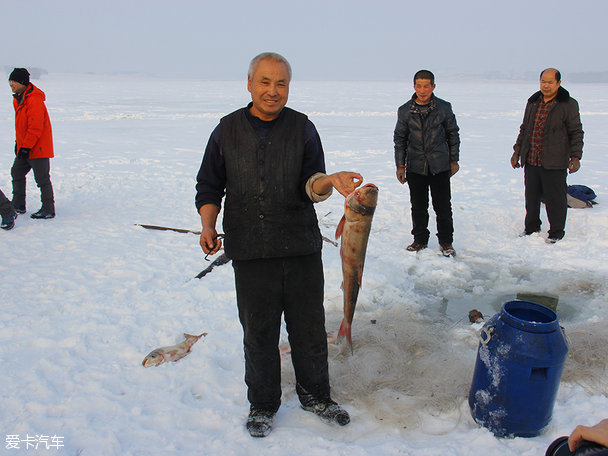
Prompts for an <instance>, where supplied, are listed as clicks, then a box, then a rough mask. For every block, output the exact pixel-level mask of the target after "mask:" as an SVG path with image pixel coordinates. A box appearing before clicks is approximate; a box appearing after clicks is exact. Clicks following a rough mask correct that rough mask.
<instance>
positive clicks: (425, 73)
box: [414, 70, 435, 84]
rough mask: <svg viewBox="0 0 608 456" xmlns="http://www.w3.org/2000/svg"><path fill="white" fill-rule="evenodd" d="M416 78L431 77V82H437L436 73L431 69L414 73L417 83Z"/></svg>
mask: <svg viewBox="0 0 608 456" xmlns="http://www.w3.org/2000/svg"><path fill="white" fill-rule="evenodd" d="M416 79H430V80H431V84H435V75H434V74H433V73H432V72H430V71H429V70H419V71H417V72H416V74H415V75H414V84H416Z"/></svg>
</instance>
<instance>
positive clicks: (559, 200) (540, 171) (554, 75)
mask: <svg viewBox="0 0 608 456" xmlns="http://www.w3.org/2000/svg"><path fill="white" fill-rule="evenodd" d="M513 150H514V152H513V155H512V156H511V166H512V167H513V168H519V167H523V168H524V184H525V198H526V219H525V223H524V226H525V228H524V232H523V233H522V235H530V234H532V233H536V232H539V231H540V226H541V220H540V203H541V199H542V200H544V202H545V205H546V209H547V218H548V220H549V235H548V238H547V243H550V244H554V243H556V242H557V241H559V240H560V239H562V238H563V237H564V233H565V231H564V230H565V226H566V213H567V210H568V199H567V191H568V186H567V183H566V176H567V172H569V173H575V172H576V171H578V170H579V168H580V159H581V157H582V155H583V126H582V124H581V119H580V114H579V108H578V103H577V101H576V100H575V99H574V98H572V97H570V94H569V93H568V91H567V90H566V89H564V88H563V87H562V86H561V75H560V72H559V71H558V70H556V69H555V68H548V69H546V70H544V71H543V72H542V73H541V75H540V91H538V92H536V93H535V94H534V95H532V96H531V97H530V98H529V99H528V103H527V105H526V110H525V112H524V119H523V122H522V124H521V127H520V129H519V136H518V137H517V141H516V142H515V145H514V146H513ZM566 170H567V171H566Z"/></svg>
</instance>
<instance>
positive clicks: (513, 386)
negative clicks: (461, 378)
mask: <svg viewBox="0 0 608 456" xmlns="http://www.w3.org/2000/svg"><path fill="white" fill-rule="evenodd" d="M480 341H481V342H480V344H479V348H478V350H477V359H476V362H475V371H474V373H473V380H472V382H471V390H470V392H469V406H470V407H471V414H472V416H473V419H474V420H475V421H476V422H477V423H478V424H479V425H481V426H483V427H485V428H488V429H489V430H490V431H491V432H493V433H494V434H495V435H496V436H497V437H535V436H537V435H538V434H539V433H540V432H541V430H542V429H543V428H544V427H545V426H547V424H549V421H551V415H552V413H553V405H554V404H555V398H556V396H557V390H558V387H559V382H560V378H561V375H562V370H563V367H564V361H565V360H566V355H567V354H568V342H567V341H566V337H565V336H564V333H563V331H562V329H561V327H560V325H559V321H558V320H557V315H556V314H555V312H553V310H551V309H549V308H548V307H545V306H542V305H540V304H537V303H535V302H530V301H519V300H515V301H509V302H506V303H505V304H503V306H502V309H501V311H500V312H499V313H497V314H496V315H494V316H493V317H492V318H490V319H489V320H488V321H487V322H486V324H485V325H484V326H483V328H482V329H481V334H480ZM530 404H534V407H530Z"/></svg>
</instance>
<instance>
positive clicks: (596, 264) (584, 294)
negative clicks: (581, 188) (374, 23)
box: [0, 69, 608, 456]
mask: <svg viewBox="0 0 608 456" xmlns="http://www.w3.org/2000/svg"><path fill="white" fill-rule="evenodd" d="M296 70H297V69H296ZM438 76H441V75H438ZM565 76H567V75H565ZM34 83H36V84H37V85H39V87H40V88H41V89H42V90H43V91H45V92H46V94H47V106H48V108H49V111H50V115H51V118H52V122H53V132H54V137H55V149H56V158H55V159H53V160H52V165H51V166H52V181H53V184H54V188H55V193H56V205H57V217H56V218H55V219H54V220H50V221H36V220H32V219H30V218H29V214H30V213H32V212H34V211H36V210H37V209H38V208H39V204H40V203H39V193H38V189H37V188H36V186H35V183H34V180H33V177H31V176H30V179H29V181H28V192H29V193H28V200H27V205H28V214H26V215H23V216H20V217H19V218H18V220H17V224H16V227H15V228H14V229H13V230H12V231H9V232H0V252H1V254H0V278H1V288H0V306H1V309H2V318H1V319H0V343H1V345H2V347H3V348H2V351H1V352H0V365H1V374H0V378H1V384H2V392H1V393H0V434H1V435H2V436H3V438H4V444H3V447H2V448H3V451H4V452H5V453H6V454H66V455H87V456H88V455H121V456H125V455H155V454H162V455H193V454H204V455H216V454H217V455H219V454H221V455H249V454H264V455H281V456H285V455H300V454H309V455H329V454H331V455H336V454H339V455H349V456H358V455H367V454H382V455H429V456H431V455H446V454H447V455H477V454H480V453H482V454H490V455H498V454H501V455H503V456H511V455H513V456H515V455H518V456H519V455H530V456H532V455H539V454H544V451H545V449H546V447H547V445H548V444H549V443H550V442H551V441H552V440H553V439H554V438H556V437H558V436H560V435H564V434H568V433H569V432H570V431H571V429H572V428H573V427H574V425H575V424H578V423H582V424H592V423H595V422H597V421H599V420H600V419H601V418H604V417H606V416H608V412H607V410H608V399H607V396H606V395H607V394H608V384H607V381H606V370H607V369H606V348H605V347H606V344H607V343H608V330H607V329H606V307H607V305H608V303H607V296H608V285H607V284H606V278H607V276H608V238H607V237H606V227H607V226H608V203H607V202H606V201H608V200H606V199H605V198H604V195H606V194H608V163H607V162H606V160H605V155H606V151H607V150H608V130H607V129H606V120H607V119H608V97H607V95H606V94H608V90H607V89H608V85H606V84H603V85H600V84H568V82H567V78H566V80H565V81H564V87H566V88H567V89H568V90H569V91H570V92H571V94H572V96H574V97H575V98H576V99H578V101H579V103H580V106H581V114H582V121H583V128H584V130H585V149H584V150H585V153H584V157H583V160H582V167H581V170H580V171H579V172H578V173H577V174H575V175H572V176H571V177H570V178H569V183H572V184H574V183H578V184H585V185H588V186H590V187H592V188H593V189H594V190H595V191H596V193H597V194H598V200H597V201H598V202H599V203H600V204H598V205H597V206H595V207H594V208H593V209H579V210H571V211H570V212H569V215H568V223H567V227H566V237H565V238H564V240H563V241H561V242H559V243H558V244H556V245H547V244H545V242H544V238H545V237H546V229H547V224H546V222H545V223H544V224H543V228H544V230H545V233H543V234H539V235H532V236H530V237H526V238H519V237H518V236H517V235H518V233H519V232H521V230H522V229H523V217H524V204H523V173H522V172H521V170H513V169H511V167H510V165H509V157H510V155H511V151H512V149H511V147H512V144H513V142H514V141H515V138H516V136H517V132H518V128H519V125H520V122H521V117H522V114H523V109H524V105H525V101H526V99H527V98H528V97H529V96H530V94H531V93H533V92H534V91H536V90H537V84H536V83H534V82H512V81H511V82H504V81H474V80H445V81H444V80H443V79H442V78H441V77H439V79H438V80H437V84H438V85H437V89H436V92H435V93H436V94H437V95H438V96H439V97H442V98H445V99H447V100H449V101H451V102H452V104H453V108H454V111H455V113H456V116H457V120H458V122H459V125H460V128H461V139H462V145H461V162H460V164H461V170H460V172H459V173H458V174H457V175H456V176H455V177H454V179H453V183H452V191H453V208H454V217H455V243H454V246H455V248H456V250H457V252H458V255H457V257H456V258H444V257H442V256H441V255H439V254H438V246H437V241H436V238H435V237H434V236H432V237H431V242H430V245H429V247H430V248H429V249H427V250H425V251H423V252H420V253H419V254H412V253H409V252H406V251H405V246H406V245H407V244H408V243H409V242H410V241H411V235H410V230H411V221H410V216H409V195H408V190H407V186H401V185H400V184H399V183H398V182H397V180H396V178H395V176H394V174H395V172H394V165H393V151H392V134H393V128H394V124H395V120H396V110H397V107H398V106H399V105H401V104H402V103H404V102H405V101H406V100H407V99H408V98H409V97H410V95H411V93H412V88H411V82H410V81H409V79H408V80H405V81H399V82H307V81H298V80H297V71H296V80H294V81H293V82H292V87H291V96H290V102H289V106H291V107H292V108H295V109H298V110H300V111H303V112H305V113H307V114H308V115H309V117H310V118H311V120H312V121H313V122H314V123H315V125H316V126H317V128H318V130H319V132H320V135H321V138H322V141H323V144H324V147H325V151H326V163H327V168H328V171H329V172H334V171H339V170H354V171H359V172H361V173H362V174H363V176H364V177H365V181H366V182H373V183H375V184H376V185H378V186H379V188H380V196H379V202H378V210H377V212H376V215H375V219H374V223H373V227H372V234H371V236H370V243H369V247H368V253H367V260H366V265H365V271H364V275H363V288H362V291H361V294H360V296H359V303H358V308H357V311H356V313H355V319H354V324H353V342H354V345H355V350H354V355H352V356H351V355H350V354H349V353H345V352H344V351H343V350H340V348H339V347H333V346H332V347H330V371H331V381H332V390H333V395H334V397H335V399H337V400H338V401H339V402H341V403H343V404H344V406H345V408H346V409H347V410H348V411H349V412H350V413H351V417H352V422H351V424H350V425H348V426H347V427H345V428H338V427H335V426H330V425H327V424H325V423H323V422H321V421H320V420H319V419H318V418H317V417H315V416H313V415H311V414H309V413H307V412H304V411H302V410H301V409H300V408H299V404H298V401H297V397H296V395H295V393H294V379H293V371H292V368H291V366H290V362H289V355H285V357H284V361H285V362H284V368H283V371H284V372H283V374H284V375H283V377H284V378H283V405H282V407H281V409H280V411H279V413H278V415H277V419H276V422H275V429H274V431H273V433H272V434H271V435H270V436H269V437H268V438H266V439H252V438H251V437H249V435H248V434H247V432H246V430H245V427H244V421H245V418H246V415H247V412H248V403H247V400H246V395H245V385H244V381H243V375H244V373H243V364H244V363H243V354H242V333H241V328H240V325H239V323H238V320H237V312H236V306H235V293H234V284H233V272H232V267H231V266H230V265H226V266H221V267H218V268H217V269H215V270H213V272H211V273H210V274H208V275H207V276H206V277H204V278H203V279H201V280H197V279H194V276H195V275H196V274H197V273H198V272H200V271H201V270H202V269H204V268H205V267H206V266H207V265H208V264H209V263H208V262H206V261H205V260H204V259H203V254H202V252H201V251H200V248H199V247H198V236H195V235H192V234H180V233H175V232H163V231H149V230H145V229H143V228H141V227H138V226H135V224H137V223H140V224H142V223H143V224H155V225H165V226H171V227H179V228H188V229H193V230H197V229H200V222H199V218H198V215H197V213H196V211H195V208H194V203H193V199H194V185H195V180H194V179H195V176H196V172H197V171H198V168H199V165H200V161H201V157H202V152H203V150H204V147H205V144H206V142H207V139H208V137H209V134H210V133H211V131H212V129H213V128H214V126H215V125H216V124H217V122H218V121H219V119H220V117H221V116H222V115H223V114H226V113H228V112H231V111H232V110H234V109H236V108H238V107H241V106H242V105H244V104H245V103H247V102H248V100H249V94H248V93H247V91H246V82H245V80H243V81H236V82H235V81H229V82H211V81H198V80H177V79H153V78H146V77H139V76H135V75H128V76H96V75H79V74H70V75H67V74H66V75H51V76H48V77H45V79H43V80H40V81H34ZM13 143H14V127H13V111H12V105H11V97H10V91H9V88H8V86H7V87H6V90H5V96H4V101H3V102H2V103H0V149H1V150H2V151H3V153H2V154H0V170H1V171H0V188H2V189H3V190H4V192H5V193H6V194H8V195H9V197H10V189H11V184H10V172H9V170H10V166H11V163H12V150H13ZM342 204H343V198H342V197H341V196H340V195H338V194H336V195H334V196H332V197H331V198H330V199H329V200H328V201H326V202H323V203H321V204H319V205H317V213H318V215H319V219H320V224H321V229H322V232H323V234H324V235H325V236H327V237H329V238H332V237H333V232H334V230H335V227H336V225H337V223H338V221H339V219H340V217H341V216H342ZM543 220H546V218H545V215H544V214H543ZM431 227H432V228H431V229H432V230H433V229H434V219H433V218H431ZM432 232H433V233H434V231H432ZM323 259H324V266H325V273H326V312H327V329H328V331H335V330H337V328H338V325H339V322H340V320H341V313H342V293H341V290H340V282H341V270H340V259H339V253H338V249H337V248H336V247H334V246H333V245H331V244H329V243H326V244H325V246H324V250H323ZM518 293H536V294H543V295H552V296H559V305H558V307H557V311H558V315H559V317H560V323H561V324H562V326H563V327H564V328H565V331H566V333H567V334H568V335H569V338H570V342H571V350H570V355H571V356H569V358H568V360H567V361H566V365H565V369H564V375H563V377H562V383H561V386H560V390H559V393H558V398H557V402H556V404H555V409H554V414H553V420H552V422H551V423H550V425H549V426H548V428H547V429H546V431H545V432H544V433H543V434H542V435H540V436H539V437H536V438H528V439H525V438H516V439H497V438H495V437H494V436H493V435H492V434H491V433H490V432H488V431H487V430H485V429H483V428H479V427H478V426H477V425H476V424H475V422H474V421H473V420H472V418H471V415H470V412H469V408H468V403H467V395H468V390H469V387H470V382H471V378H472V372H473V367H474V362H475V353H476V349H477V344H478V339H477V331H478V330H479V328H480V327H481V324H478V325H471V324H470V323H469V322H468V318H467V313H468V311H469V310H471V309H473V308H477V309H479V310H481V311H482V312H483V313H484V315H487V316H490V315H492V314H494V313H495V312H497V311H498V310H499V309H500V306H501V304H502V303H503V302H505V301H507V300H509V299H514V298H515V297H516V296H517V294H518ZM203 331H206V332H208V333H209V334H208V336H207V337H206V338H204V339H201V340H200V341H199V342H198V343H197V344H196V345H194V347H193V349H192V353H191V354H189V355H188V356H187V357H186V358H184V359H182V360H180V361H179V362H177V363H170V364H164V365H161V366H159V367H156V368H149V369H145V368H143V367H142V365H141V362H142V360H143V358H144V356H145V355H146V354H147V353H148V352H150V351H151V350H152V349H154V348H157V347H160V346H166V345H172V344H174V343H177V342H179V341H181V340H182V339H183V337H182V334H183V333H184V332H188V333H192V334H200V333H201V332H203ZM53 436H55V437H56V439H55V440H53V439H52V437H53ZM28 439H30V442H29V443H28V442H27V440H28ZM16 440H19V441H20V442H18V445H17V444H15V446H20V449H16V448H10V446H11V445H9V441H10V442H13V443H15V441H16ZM35 442H37V443H38V450H35V449H34V445H35ZM46 442H49V443H50V448H49V449H45V443H46ZM53 443H54V444H55V446H53ZM59 445H63V446H59Z"/></svg>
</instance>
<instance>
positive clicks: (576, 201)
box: [568, 185, 597, 208]
mask: <svg viewBox="0 0 608 456" xmlns="http://www.w3.org/2000/svg"><path fill="white" fill-rule="evenodd" d="M595 198H597V195H596V194H595V192H594V191H593V190H591V189H590V188H589V187H587V186H586V185H568V207H572V208H584V207H593V205H594V204H597V203H596V202H595V201H594V200H595Z"/></svg>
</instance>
